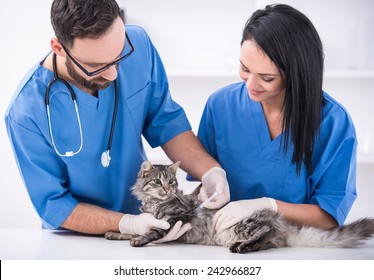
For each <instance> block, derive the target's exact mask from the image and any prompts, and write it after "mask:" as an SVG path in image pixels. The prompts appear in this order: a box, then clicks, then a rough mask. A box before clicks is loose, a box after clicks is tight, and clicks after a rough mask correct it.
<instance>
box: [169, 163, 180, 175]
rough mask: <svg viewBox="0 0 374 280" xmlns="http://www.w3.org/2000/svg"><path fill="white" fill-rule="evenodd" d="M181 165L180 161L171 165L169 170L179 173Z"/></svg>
mask: <svg viewBox="0 0 374 280" xmlns="http://www.w3.org/2000/svg"><path fill="white" fill-rule="evenodd" d="M180 164H181V162H180V161H177V162H175V163H173V164H171V165H169V167H168V168H169V169H171V170H173V171H174V173H177V169H178V168H179V165H180Z"/></svg>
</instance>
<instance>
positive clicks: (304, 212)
mask: <svg viewBox="0 0 374 280" xmlns="http://www.w3.org/2000/svg"><path fill="white" fill-rule="evenodd" d="M276 203H277V206H278V212H279V213H281V214H282V215H283V216H284V217H285V218H286V219H288V220H290V221H292V222H294V223H295V224H297V225H300V226H302V225H307V226H314V227H319V228H325V229H327V228H331V227H336V226H337V225H338V223H337V222H336V221H335V219H334V218H333V217H332V216H331V215H330V214H328V213H327V212H325V211H324V210H322V209H321V208H320V207H319V206H318V205H315V204H292V203H287V202H284V201H279V200H277V201H276Z"/></svg>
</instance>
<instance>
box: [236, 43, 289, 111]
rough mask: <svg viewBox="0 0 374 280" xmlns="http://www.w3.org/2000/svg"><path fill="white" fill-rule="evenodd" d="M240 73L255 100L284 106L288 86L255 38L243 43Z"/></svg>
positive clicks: (250, 95) (264, 103)
mask: <svg viewBox="0 0 374 280" xmlns="http://www.w3.org/2000/svg"><path fill="white" fill-rule="evenodd" d="M239 74H240V77H241V78H242V79H243V81H244V82H245V83H246V86H247V89H248V94H249V97H250V98H251V99H252V100H253V101H256V102H261V103H262V104H263V105H266V104H269V105H270V104H272V105H276V106H283V101H284V95H285V92H286V88H285V84H284V81H283V80H282V77H281V74H280V72H279V70H278V68H277V67H276V66H275V64H274V63H273V62H272V61H271V60H270V58H269V57H268V56H267V55H266V54H265V53H264V52H263V51H262V50H261V49H260V48H259V47H258V45H257V43H256V42H255V41H254V40H247V41H244V42H243V44H242V47H241V50H240V71H239Z"/></svg>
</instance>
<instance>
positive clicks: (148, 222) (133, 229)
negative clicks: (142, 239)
mask: <svg viewBox="0 0 374 280" xmlns="http://www.w3.org/2000/svg"><path fill="white" fill-rule="evenodd" d="M154 227H157V228H162V229H168V228H169V227H170V224H169V223H168V222H166V221H164V220H159V219H156V218H155V217H154V216H153V215H152V214H150V213H142V214H139V215H131V214H125V215H123V217H122V218H121V220H120V221H119V231H120V233H130V234H139V235H143V234H144V233H146V232H147V231H149V230H150V229H151V228H154Z"/></svg>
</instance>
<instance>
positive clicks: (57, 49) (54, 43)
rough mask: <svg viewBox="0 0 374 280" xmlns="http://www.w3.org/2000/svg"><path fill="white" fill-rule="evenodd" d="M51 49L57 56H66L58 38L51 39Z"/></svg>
mask: <svg viewBox="0 0 374 280" xmlns="http://www.w3.org/2000/svg"><path fill="white" fill-rule="evenodd" d="M51 49H52V51H53V52H54V53H55V54H56V55H64V54H65V51H64V49H63V48H62V45H61V44H60V42H59V41H58V39H57V38H56V37H53V38H51Z"/></svg>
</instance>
